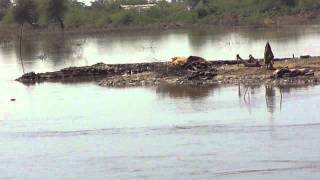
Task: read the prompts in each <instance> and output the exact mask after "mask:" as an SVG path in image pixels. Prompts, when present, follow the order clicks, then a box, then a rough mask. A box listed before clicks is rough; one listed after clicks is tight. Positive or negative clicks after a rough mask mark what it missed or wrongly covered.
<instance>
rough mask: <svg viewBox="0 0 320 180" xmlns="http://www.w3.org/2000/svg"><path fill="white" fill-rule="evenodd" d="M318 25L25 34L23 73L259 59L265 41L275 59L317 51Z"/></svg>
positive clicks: (2, 52) (9, 55)
mask: <svg viewBox="0 0 320 180" xmlns="http://www.w3.org/2000/svg"><path fill="white" fill-rule="evenodd" d="M319 36H320V30H319V28H318V26H304V27H287V28H280V29H246V28H235V29H232V28H231V29H228V30H225V29H220V28H216V29H205V30H196V29H193V30H168V31H147V32H144V31H142V32H140V31H135V32H130V33H128V32H109V33H103V34H96V35H78V36H77V35H64V34H56V35H48V36H42V37H39V38H34V39H30V38H25V39H24V41H23V44H24V45H23V55H24V59H25V61H27V62H26V64H27V65H26V66H27V71H37V72H40V71H45V70H51V71H52V70H57V69H60V68H63V67H66V66H79V65H91V64H94V63H97V62H105V63H133V62H151V61H166V60H168V59H169V58H171V57H173V56H188V55H198V56H202V57H204V58H207V59H211V60H212V59H234V57H235V55H236V54H240V55H241V56H245V57H247V56H248V55H249V54H252V55H253V56H254V57H257V58H262V57H263V51H264V45H265V42H267V41H269V42H270V43H271V45H272V47H273V49H274V53H275V55H276V57H292V54H295V55H296V56H299V55H305V54H310V55H319V54H320V44H319V43H318V42H317V39H318V38H319ZM0 44H1V46H0V65H1V64H8V63H16V64H17V63H18V62H19V61H18V54H19V53H18V52H19V44H18V43H17V42H16V43H12V42H10V41H8V42H7V41H2V42H0Z"/></svg>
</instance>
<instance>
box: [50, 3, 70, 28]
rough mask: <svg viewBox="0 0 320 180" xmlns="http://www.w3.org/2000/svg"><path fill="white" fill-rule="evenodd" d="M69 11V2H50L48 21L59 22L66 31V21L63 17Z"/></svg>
mask: <svg viewBox="0 0 320 180" xmlns="http://www.w3.org/2000/svg"><path fill="white" fill-rule="evenodd" d="M66 11H67V2H66V0H49V3H48V9H47V15H48V20H49V21H50V22H51V21H58V22H59V23H60V27H61V29H62V30H63V29H64V21H63V17H64V15H65V12H66Z"/></svg>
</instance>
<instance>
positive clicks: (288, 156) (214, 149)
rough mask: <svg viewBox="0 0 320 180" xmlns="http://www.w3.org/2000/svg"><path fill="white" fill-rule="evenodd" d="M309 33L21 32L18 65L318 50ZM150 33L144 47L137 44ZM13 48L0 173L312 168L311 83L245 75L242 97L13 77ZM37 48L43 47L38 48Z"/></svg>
mask: <svg viewBox="0 0 320 180" xmlns="http://www.w3.org/2000/svg"><path fill="white" fill-rule="evenodd" d="M219 33H220V34H219ZM319 36H320V32H319V31H318V28H317V27H314V26H310V27H304V28H291V29H290V30H288V29H285V30H268V31H267V30H254V31H253V30H248V29H240V30H239V29H238V30H232V31H229V30H228V31H226V32H220V31H218V32H216V31H204V32H203V31H192V30H184V31H164V32H145V33H139V32H136V33H128V34H123V33H119V34H118V33H115V34H109V35H99V36H98V35H96V36H90V37H82V38H79V37H68V38H67V39H65V40H64V42H66V43H64V44H63V43H62V44H61V39H58V38H53V39H50V38H49V40H47V39H38V40H30V42H28V43H30V45H29V44H25V45H26V46H25V49H24V54H25V64H24V65H25V68H26V71H37V72H44V71H52V70H57V69H60V68H63V67H67V66H70V65H72V66H74V65H85V64H93V63H96V62H100V61H103V62H105V63H126V62H142V61H143V62H145V61H153V60H154V59H159V60H161V59H167V58H169V57H171V56H173V55H177V54H181V55H184V54H195V55H200V56H204V57H206V58H210V57H213V58H212V59H215V57H216V59H222V57H227V58H232V57H233V56H234V54H235V53H236V51H241V53H242V54H244V55H245V54H249V53H252V54H254V53H253V52H260V51H261V50H262V51H263V44H264V42H265V41H267V40H269V41H270V42H271V43H272V44H273V45H274V47H277V48H278V49H280V50H281V51H280V50H279V51H276V53H275V54H278V55H279V56H288V55H290V54H292V52H291V50H292V49H295V51H294V52H295V53H296V54H299V53H301V54H302V53H303V54H305V53H306V54H311V55H313V54H314V55H319V54H320V53H318V52H317V51H319V49H320V48H317V46H320V45H319V43H317V39H319ZM150 40H152V41H153V43H154V44H153V46H156V47H157V48H156V50H155V54H152V51H153V50H152V49H147V48H144V49H143V48H141V47H142V46H148V45H150V44H149V42H150ZM226 40H230V42H231V43H230V44H226V42H227V41H226ZM69 45H70V46H71V48H68V47H69ZM310 47H314V49H313V48H310ZM139 48H140V49H139ZM307 49H308V50H307ZM16 52H17V48H16V47H15V44H14V42H13V43H6V44H5V45H4V44H2V47H1V48H0V67H1V71H0V94H1V96H0V145H1V146H0V179H286V178H287V177H288V176H290V177H291V178H292V179H319V177H320V173H319V172H320V171H319V170H320V153H319V151H318V149H319V148H320V141H319V140H318V132H319V129H320V114H319V107H320V101H319V100H320V86H309V87H283V88H282V89H281V91H282V98H281V94H280V89H279V88H277V87H265V86H263V85H262V86H253V87H250V88H249V90H248V93H247V96H246V98H244V97H243V94H244V92H245V90H246V87H244V86H241V87H240V90H239V87H238V86H237V85H229V86H223V85H221V86H212V87H202V88H199V87H181V86H160V87H149V88H143V87H140V88H103V87H99V86H97V85H96V84H95V83H93V82H81V83H80V82H78V83H68V84H62V83H41V84H36V85H32V86H26V85H23V84H20V83H18V82H15V81H14V80H13V79H14V78H16V77H18V76H19V75H21V71H22V70H21V64H20V62H19V61H18V60H17V54H16ZM79 52H81V53H80V54H79ZM41 54H45V55H46V56H47V57H46V58H44V59H43V60H41V59H39V56H40V55H41ZM259 54H260V53H259ZM259 54H258V53H257V55H256V56H258V57H259ZM254 55H255V54H254ZM137 60H140V61H137ZM11 99H15V101H11ZM281 99H282V103H281Z"/></svg>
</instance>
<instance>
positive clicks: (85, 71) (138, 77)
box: [17, 57, 320, 87]
mask: <svg viewBox="0 0 320 180" xmlns="http://www.w3.org/2000/svg"><path fill="white" fill-rule="evenodd" d="M260 61H261V60H260ZM261 63H262V62H261ZM274 67H275V68H276V69H278V71H276V70H267V69H266V68H265V67H263V66H262V67H245V66H244V65H243V64H242V63H239V62H238V61H235V60H228V61H207V62H198V61H190V62H188V63H186V64H184V65H172V64H170V63H168V62H154V63H137V64H104V63H98V64H95V65H92V66H83V67H69V68H65V69H61V70H60V71H55V72H46V73H34V72H30V73H26V74H24V75H22V76H21V77H19V78H18V79H17V81H19V82H22V83H25V84H34V83H41V82H77V81H78V80H79V81H80V80H82V79H85V80H86V81H95V82H97V83H98V84H99V85H101V86H107V87H130V86H155V85H159V84H161V83H169V84H178V85H212V84H238V83H242V84H263V83H266V84H273V85H288V84H291V85H301V84H307V85H313V84H319V81H320V57H310V58H308V59H300V58H299V59H292V58H291V59H290V58H284V59H276V61H275V64H274ZM279 70H281V71H279Z"/></svg>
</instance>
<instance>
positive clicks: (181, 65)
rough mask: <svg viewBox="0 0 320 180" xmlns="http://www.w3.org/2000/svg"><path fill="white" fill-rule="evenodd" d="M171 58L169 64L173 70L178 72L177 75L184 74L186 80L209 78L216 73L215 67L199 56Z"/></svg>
mask: <svg viewBox="0 0 320 180" xmlns="http://www.w3.org/2000/svg"><path fill="white" fill-rule="evenodd" d="M172 59H173V61H172V62H170V64H171V65H173V66H174V68H175V70H173V71H176V72H178V75H179V76H185V77H186V78H187V80H211V79H213V77H214V76H216V75H217V71H218V70H217V68H216V67H214V66H213V65H212V64H210V63H209V62H208V61H207V60H205V59H203V58H201V57H198V56H189V57H188V58H187V59H185V60H182V59H180V60H179V58H172ZM178 60H179V61H178Z"/></svg>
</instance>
